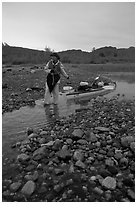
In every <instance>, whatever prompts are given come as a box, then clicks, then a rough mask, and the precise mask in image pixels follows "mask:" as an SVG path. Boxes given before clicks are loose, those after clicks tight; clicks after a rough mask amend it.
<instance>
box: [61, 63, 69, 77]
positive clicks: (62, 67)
mask: <svg viewBox="0 0 137 204" xmlns="http://www.w3.org/2000/svg"><path fill="white" fill-rule="evenodd" d="M60 70H61V74H62V75H63V76H64V77H65V78H67V79H69V76H68V75H67V73H66V72H65V70H64V66H63V64H62V63H61V62H60Z"/></svg>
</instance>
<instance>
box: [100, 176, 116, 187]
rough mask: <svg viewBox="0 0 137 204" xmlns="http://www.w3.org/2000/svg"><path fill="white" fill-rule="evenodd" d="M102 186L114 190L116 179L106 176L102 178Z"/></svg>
mask: <svg viewBox="0 0 137 204" xmlns="http://www.w3.org/2000/svg"><path fill="white" fill-rule="evenodd" d="M102 186H104V187H105V188H106V189H110V190H114V189H115V188H116V179H114V178H112V177H110V176H108V177H106V178H105V179H104V180H103V182H102Z"/></svg>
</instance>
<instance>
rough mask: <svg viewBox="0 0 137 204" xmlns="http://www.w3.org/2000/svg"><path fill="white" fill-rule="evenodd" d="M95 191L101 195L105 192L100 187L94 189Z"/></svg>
mask: <svg viewBox="0 0 137 204" xmlns="http://www.w3.org/2000/svg"><path fill="white" fill-rule="evenodd" d="M93 191H94V192H95V193H97V194H99V195H102V194H103V190H101V189H100V188H98V187H95V188H94V189H93Z"/></svg>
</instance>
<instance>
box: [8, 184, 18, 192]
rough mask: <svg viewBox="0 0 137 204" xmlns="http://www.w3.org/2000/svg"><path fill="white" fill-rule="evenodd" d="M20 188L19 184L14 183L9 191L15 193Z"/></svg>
mask: <svg viewBox="0 0 137 204" xmlns="http://www.w3.org/2000/svg"><path fill="white" fill-rule="evenodd" d="M20 186H21V182H15V183H12V184H11V185H10V190H11V191H13V192H16V191H17V190H18V189H19V188H20Z"/></svg>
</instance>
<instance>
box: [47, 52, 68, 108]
mask: <svg viewBox="0 0 137 204" xmlns="http://www.w3.org/2000/svg"><path fill="white" fill-rule="evenodd" d="M50 57H51V60H50V61H49V62H48V63H47V65H46V66H45V72H46V73H47V74H48V75H47V80H46V89H45V96H44V105H48V104H50V100H51V95H53V103H54V104H57V103H58V97H59V83H60V77H61V74H62V75H63V76H64V77H65V78H67V79H69V76H68V75H67V73H66V72H65V70H64V66H63V64H62V63H61V61H60V56H59V55H58V54H57V53H56V52H53V53H51V55H50Z"/></svg>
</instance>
